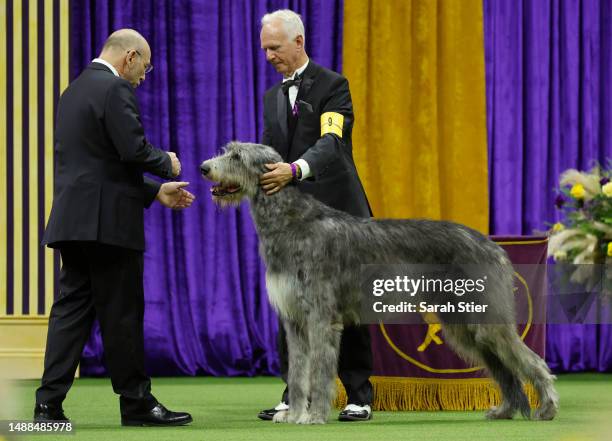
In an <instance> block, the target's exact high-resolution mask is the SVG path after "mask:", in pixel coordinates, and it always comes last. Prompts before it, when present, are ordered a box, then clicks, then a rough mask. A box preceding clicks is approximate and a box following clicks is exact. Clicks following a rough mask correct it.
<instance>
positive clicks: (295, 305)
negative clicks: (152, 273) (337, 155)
mask: <svg viewBox="0 0 612 441" xmlns="http://www.w3.org/2000/svg"><path fill="white" fill-rule="evenodd" d="M280 161H281V157H280V155H279V154H278V153H277V152H275V151H274V150H273V149H272V148H270V147H267V146H263V145H257V144H247V143H238V142H234V143H230V144H228V145H227V146H226V147H225V149H224V153H223V154H221V155H219V156H216V157H214V158H212V159H209V160H207V161H204V162H203V163H202V165H201V172H202V175H203V176H204V177H206V178H207V179H209V180H211V181H214V182H216V183H218V184H217V185H215V186H214V187H213V188H212V194H213V199H215V201H216V202H218V203H220V204H223V205H225V204H237V203H239V202H240V201H241V200H242V199H243V198H248V199H249V200H250V207H251V213H252V216H253V219H254V221H255V225H256V228H257V233H258V236H259V241H260V253H261V256H262V257H263V259H264V261H265V264H266V286H267V290H268V296H269V299H270V302H271V304H272V305H273V307H274V308H275V309H276V311H277V312H278V314H279V316H280V317H281V321H282V323H283V326H284V327H285V330H286V332H287V344H288V348H289V374H288V386H289V402H290V403H291V405H290V410H289V411H288V412H279V413H277V414H276V415H275V417H274V420H275V421H276V422H291V423H301V424H317V423H318V424H320V423H325V422H326V421H327V418H328V415H329V412H330V408H331V403H332V399H333V397H334V393H335V390H336V389H335V383H334V379H335V376H336V369H337V361H338V352H339V344H340V335H341V333H342V329H343V326H344V325H348V324H354V323H355V322H356V321H357V320H358V318H359V313H360V301H361V300H360V298H361V294H360V286H359V285H360V280H361V277H360V268H361V265H362V264H373V263H375V264H403V263H405V264H415V263H417V264H421V263H422V264H445V265H453V264H461V265H464V264H467V265H483V264H486V265H487V266H488V267H490V268H492V269H493V270H491V271H489V272H488V277H489V280H488V282H487V290H488V291H490V292H492V293H494V301H491V302H489V307H488V310H487V314H488V316H487V318H488V321H487V323H488V324H487V323H483V322H482V321H481V322H480V324H458V323H457V322H454V321H452V320H451V321H452V323H449V320H448V318H450V316H448V317H445V314H439V318H440V320H441V322H442V326H443V330H444V334H445V337H446V341H447V343H449V344H450V345H451V346H452V347H453V348H454V349H455V351H456V352H457V353H458V354H459V355H461V356H462V357H463V358H465V359H466V360H468V361H470V362H473V363H479V364H483V365H484V366H486V367H487V369H488V371H489V372H490V375H491V377H492V378H493V379H494V380H495V381H496V382H497V384H498V385H499V387H500V389H501V392H502V402H501V404H500V405H499V406H497V407H495V408H492V409H490V410H489V411H488V413H487V417H488V418H491V419H499V418H512V417H513V415H514V414H515V413H516V412H517V411H520V412H521V413H522V414H523V416H525V417H527V418H530V417H532V416H531V410H530V407H529V402H528V400H527V397H526V395H525V393H524V392H523V388H522V384H523V382H530V383H532V384H533V386H534V387H535V389H536V391H537V392H538V394H539V398H540V406H539V408H538V409H536V410H535V412H534V413H533V418H534V419H546V420H548V419H552V418H553V417H554V416H555V414H556V412H557V408H558V397H557V393H556V391H555V389H554V385H553V380H554V376H552V375H551V374H550V372H549V370H548V367H547V366H546V363H545V362H544V361H543V360H542V359H541V358H540V357H539V356H538V355H537V354H535V353H534V352H533V351H531V350H530V349H529V348H528V347H527V346H526V345H525V344H524V343H523V342H522V341H521V339H520V338H519V335H518V334H517V331H516V326H515V325H514V324H513V317H514V316H515V307H514V297H513V281H514V273H513V270H512V265H511V264H510V262H509V260H508V257H507V256H506V253H505V252H504V251H503V250H502V249H501V248H500V247H499V246H498V245H496V244H495V243H493V242H492V241H490V240H489V239H487V238H486V237H484V236H483V235H481V234H480V233H478V232H476V231H474V230H472V229H469V228H467V227H465V226H463V225H459V224H455V223H451V222H441V221H432V220H390V219H381V220H379V219H372V218H357V217H354V216H351V215H349V214H346V213H343V212H340V211H338V210H334V209H332V208H330V207H328V206H326V205H324V204H322V203H320V202H319V201H317V200H315V199H314V198H313V197H312V196H310V195H306V194H303V193H301V192H300V191H299V190H298V189H297V188H296V187H295V186H293V185H288V186H287V187H285V188H284V189H282V190H281V191H279V192H277V193H275V194H273V195H270V196H268V195H266V194H265V193H264V191H263V190H262V189H261V188H260V185H259V179H260V176H261V174H262V173H264V172H265V171H266V169H265V167H264V164H269V163H275V162H280ZM434 298H436V297H434ZM445 319H446V320H445ZM309 401H310V403H309Z"/></svg>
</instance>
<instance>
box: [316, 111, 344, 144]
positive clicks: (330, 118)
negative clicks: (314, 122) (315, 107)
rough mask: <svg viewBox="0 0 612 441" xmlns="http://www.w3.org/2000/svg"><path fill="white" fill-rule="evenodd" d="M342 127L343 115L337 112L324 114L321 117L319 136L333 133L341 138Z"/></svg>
mask: <svg viewBox="0 0 612 441" xmlns="http://www.w3.org/2000/svg"><path fill="white" fill-rule="evenodd" d="M343 127H344V115H342V114H341V113H337V112H325V113H324V114H323V115H321V136H323V135H325V134H326V133H333V134H334V135H338V137H339V138H342V128H343Z"/></svg>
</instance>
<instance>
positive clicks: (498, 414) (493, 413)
mask: <svg viewBox="0 0 612 441" xmlns="http://www.w3.org/2000/svg"><path fill="white" fill-rule="evenodd" d="M515 412H516V410H515V409H512V408H511V407H508V406H503V405H502V406H493V407H492V408H490V409H489V410H488V411H487V413H486V414H485V415H486V417H487V419H488V420H511V419H512V417H514V413H515Z"/></svg>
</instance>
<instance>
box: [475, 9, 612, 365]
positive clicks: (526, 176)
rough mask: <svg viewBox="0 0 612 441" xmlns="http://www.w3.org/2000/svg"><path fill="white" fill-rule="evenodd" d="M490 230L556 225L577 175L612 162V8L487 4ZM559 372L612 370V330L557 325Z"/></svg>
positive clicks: (554, 353)
mask: <svg viewBox="0 0 612 441" xmlns="http://www.w3.org/2000/svg"><path fill="white" fill-rule="evenodd" d="M484 32H485V58H486V60H485V61H486V81H487V128H488V138H489V143H488V144H489V158H490V159H489V161H490V163H489V178H490V183H489V191H490V215H491V221H490V222H491V224H490V231H491V233H492V234H532V233H533V231H534V230H536V229H539V230H544V229H546V225H545V222H555V221H556V220H557V219H558V213H557V212H556V211H555V209H554V197H555V194H554V192H553V189H554V188H555V187H556V186H557V184H558V182H557V180H558V177H559V175H560V173H561V172H562V171H563V170H565V169H568V168H578V169H589V168H590V167H592V166H593V161H598V162H599V163H601V164H605V163H606V159H607V158H612V108H611V106H612V87H611V84H610V80H611V79H612V3H611V2H610V1H608V0H582V1H579V0H546V1H528V0H523V1H516V0H484ZM546 350H547V354H546V358H547V361H548V364H549V365H550V366H551V368H553V369H554V370H555V371H558V372H560V371H581V370H599V371H610V370H612V327H611V326H609V325H599V326H598V325H549V326H548V338H547V348H546Z"/></svg>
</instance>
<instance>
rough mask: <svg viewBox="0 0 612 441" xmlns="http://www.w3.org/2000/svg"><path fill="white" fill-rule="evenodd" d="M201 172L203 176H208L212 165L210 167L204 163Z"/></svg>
mask: <svg viewBox="0 0 612 441" xmlns="http://www.w3.org/2000/svg"><path fill="white" fill-rule="evenodd" d="M200 172H202V174H203V175H204V176H206V175H207V174H208V172H210V165H208V164H207V163H206V162H203V163H202V165H200Z"/></svg>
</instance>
